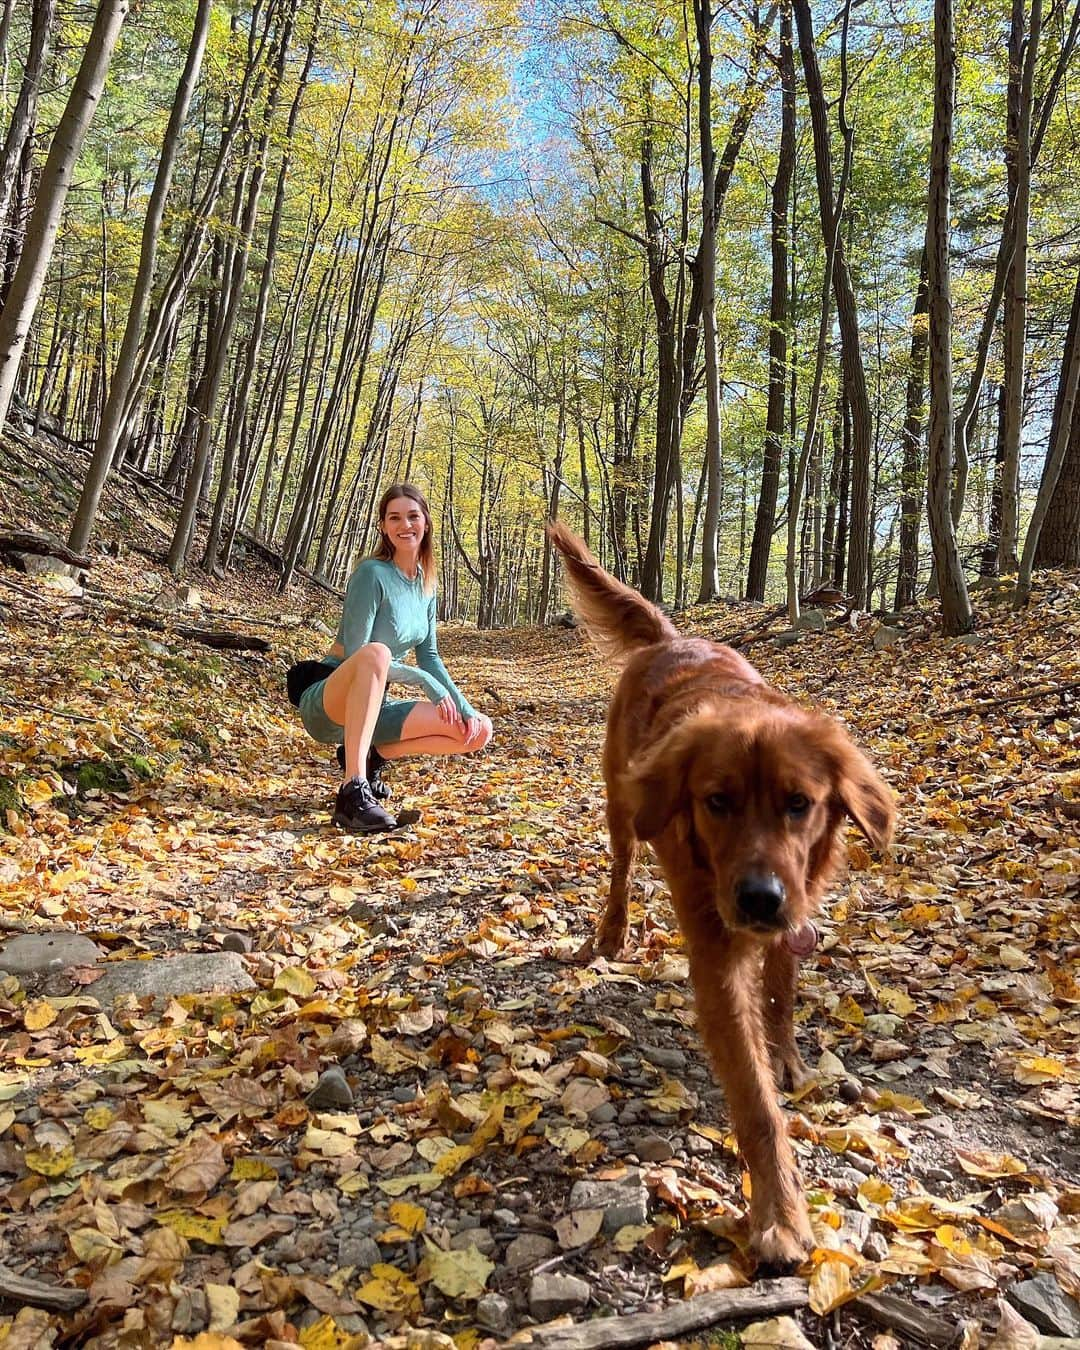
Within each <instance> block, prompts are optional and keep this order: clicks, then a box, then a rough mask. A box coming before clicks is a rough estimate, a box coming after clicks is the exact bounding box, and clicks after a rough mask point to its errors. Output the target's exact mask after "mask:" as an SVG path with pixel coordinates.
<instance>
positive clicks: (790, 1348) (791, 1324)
mask: <svg viewBox="0 0 1080 1350" xmlns="http://www.w3.org/2000/svg"><path fill="white" fill-rule="evenodd" d="M740 1340H741V1344H742V1346H743V1350H759V1347H761V1350H765V1348H766V1347H770V1346H771V1347H779V1348H780V1350H814V1345H813V1342H812V1341H808V1340H807V1339H806V1337H805V1336H804V1335H803V1334H802V1332H801V1331H800V1330H799V1324H798V1322H796V1321H795V1319H794V1318H793V1317H773V1318H770V1320H769V1321H767V1322H752V1323H751V1324H750V1326H748V1327H746V1328H745V1330H744V1331H743V1332H742V1333H741V1335H740Z"/></svg>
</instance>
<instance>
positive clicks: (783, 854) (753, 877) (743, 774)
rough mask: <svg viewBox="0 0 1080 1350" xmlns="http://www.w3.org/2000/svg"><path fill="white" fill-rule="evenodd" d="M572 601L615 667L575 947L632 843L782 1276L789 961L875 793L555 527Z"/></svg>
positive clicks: (886, 820) (799, 1069)
mask: <svg viewBox="0 0 1080 1350" xmlns="http://www.w3.org/2000/svg"><path fill="white" fill-rule="evenodd" d="M548 535H549V537H550V539H551V542H552V544H553V545H554V546H555V548H556V549H557V550H558V551H559V552H560V553H561V554H562V556H563V558H564V559H565V562H566V570H567V575H568V579H569V584H570V590H571V593H572V596H573V602H574V609H575V610H576V612H577V614H578V615H579V617H580V618H581V620H582V622H583V624H584V626H585V628H586V630H587V632H588V633H589V635H590V637H591V638H592V639H593V641H594V642H595V644H596V645H597V646H598V647H599V648H600V650H601V652H602V653H603V654H604V655H605V656H606V657H607V658H608V659H609V660H611V662H612V663H613V664H616V665H620V666H622V674H621V676H620V679H619V683H618V686H617V688H616V690H615V694H614V697H613V698H612V701H611V707H610V709H609V711H608V723H607V739H606V742H605V746H604V778H605V782H606V785H607V816H608V827H609V830H610V835H611V852H612V874H611V890H610V894H609V897H608V902H607V906H606V908H605V910H604V913H603V916H602V918H601V920H600V924H599V927H598V929H597V932H596V934H595V937H594V938H593V940H592V941H591V942H590V943H588V944H586V947H585V948H584V949H583V952H582V955H583V957H584V958H591V957H592V956H593V955H594V954H595V955H602V956H607V957H615V956H618V955H619V954H620V953H621V952H623V950H624V948H625V946H626V941H627V923H628V918H627V889H628V886H629V882H630V876H631V872H632V869H633V865H634V860H635V857H636V855H637V852H638V849H639V847H640V843H641V842H642V841H648V843H650V844H651V845H652V847H653V850H654V851H655V853H656V855H657V857H658V858H659V860H660V864H661V867H662V868H663V871H664V875H665V877H666V878H667V882H668V885H669V887H670V889H671V898H672V902H673V904H674V907H675V913H676V915H677V917H678V920H679V926H680V928H681V929H682V932H683V935H684V938H685V941H686V947H687V952H688V955H689V959H690V978H691V981H692V983H693V986H694V993H695V1001H696V1006H697V1016H698V1024H699V1026H700V1028H701V1034H702V1037H703V1039H704V1041H705V1044H706V1046H707V1048H708V1050H709V1054H710V1056H711V1058H712V1061H713V1064H714V1065H715V1068H716V1072H717V1075H718V1076H719V1078H720V1080H721V1082H722V1084H723V1086H724V1089H725V1091H726V1093H727V1097H728V1101H729V1104H730V1110H731V1119H732V1124H733V1125H734V1127H735V1132H736V1134H737V1136H738V1139H739V1144H740V1146H741V1148H742V1151H743V1155H744V1157H745V1158H746V1162H747V1165H748V1168H749V1172H750V1179H751V1186H752V1196H751V1201H750V1230H751V1231H750V1241H751V1248H752V1250H753V1251H754V1253H755V1255H756V1257H757V1258H758V1261H759V1263H760V1265H761V1266H762V1267H765V1268H768V1269H770V1270H788V1269H791V1268H793V1267H794V1266H795V1265H797V1264H798V1263H799V1262H800V1261H802V1259H803V1258H804V1256H805V1255H806V1253H807V1252H808V1251H809V1250H810V1247H811V1246H812V1239H811V1234H810V1225H809V1220H808V1217H807V1211H806V1203H805V1200H804V1199H803V1195H802V1187H801V1182H800V1180H799V1176H798V1172H797V1169H796V1166H795V1160H794V1156H793V1154H792V1151H791V1146H790V1144H789V1143H788V1138H787V1132H786V1129H785V1126H784V1118H783V1116H782V1114H781V1112H780V1109H779V1107H778V1105H777V1100H776V1080H777V1078H781V1077H782V1076H783V1074H784V1072H785V1071H786V1073H787V1074H789V1075H790V1076H791V1078H792V1079H793V1081H795V1082H796V1083H798V1082H799V1081H800V1080H801V1079H802V1078H803V1076H804V1075H805V1073H806V1069H805V1065H804V1064H803V1062H802V1060H801V1059H800V1057H799V1053H798V1050H797V1049H796V1046H795V1032H794V1026H793V1022H792V1012H793V1007H794V996H795V983H796V979H797V975H798V965H799V956H798V954H797V953H798V951H799V949H800V947H801V946H803V945H805V942H804V940H803V941H800V939H801V938H802V935H804V934H805V933H807V932H810V934H811V942H812V940H813V938H812V932H813V930H812V929H808V928H807V924H808V921H809V918H810V916H811V915H812V914H813V913H814V911H815V910H816V909H817V908H818V906H819V905H820V903H821V899H822V895H823V893H824V891H825V888H826V886H827V884H828V882H829V879H830V877H831V876H832V875H833V873H834V871H835V868H836V865H837V863H838V860H839V858H838V855H839V854H840V852H841V848H840V835H841V828H842V825H843V822H844V819H845V817H850V818H851V819H852V820H853V821H854V822H855V824H856V825H857V826H858V827H859V829H860V830H861V831H862V833H863V834H864V835H865V836H866V838H867V839H868V840H869V841H870V842H871V843H872V844H874V845H876V846H878V847H881V846H883V845H885V844H886V843H887V842H888V840H889V838H890V836H891V834H892V827H893V814H894V811H893V800H892V794H891V793H890V791H889V789H888V787H886V785H885V784H884V783H883V782H882V780H881V778H880V777H879V776H878V774H877V773H876V772H875V770H874V769H873V767H872V766H871V765H870V763H869V761H868V760H867V759H866V757H865V756H864V755H863V754H862V753H861V751H859V750H857V749H856V748H855V746H854V745H853V744H852V742H851V741H850V740H849V738H848V736H847V734H846V733H845V732H844V731H843V729H842V728H841V727H840V726H839V725H838V724H837V723H836V722H835V721H833V720H832V719H831V718H829V717H826V716H824V715H822V714H820V713H817V712H814V711H812V710H810V709H807V708H804V707H800V706H798V705H797V704H794V703H792V702H791V701H790V700H789V699H787V698H785V697H784V696H783V695H782V694H780V693H778V692H777V691H776V690H774V689H771V688H770V687H769V686H768V685H767V684H766V683H765V682H764V680H763V679H762V678H761V676H760V675H759V674H758V672H757V671H756V670H755V669H754V667H753V666H751V665H750V663H749V662H748V661H746V660H745V659H744V658H743V657H742V656H740V655H739V653H738V652H736V651H734V650H733V649H732V648H730V647H724V646H721V645H720V644H718V643H715V642H707V641H705V640H704V639H700V638H688V637H682V636H680V634H679V632H678V631H677V629H676V628H675V627H674V625H673V624H672V623H671V622H670V621H669V620H668V619H667V618H666V617H665V616H664V614H663V613H662V612H661V611H660V610H659V609H657V608H656V606H655V605H652V604H650V603H649V602H648V601H647V600H645V599H644V598H643V597H642V596H641V595H639V594H638V593H637V592H636V591H634V590H632V589H631V588H630V587H629V586H625V585H623V584H622V583H621V582H620V581H617V580H616V579H615V578H614V577H612V576H610V575H609V574H608V573H607V572H605V571H604V570H603V568H601V567H600V565H599V564H598V563H597V562H596V560H595V559H594V558H593V557H592V556H591V555H590V553H589V552H588V549H587V548H586V547H585V544H584V543H583V542H582V540H580V539H579V538H578V537H577V536H576V535H575V534H573V533H571V531H570V530H568V529H567V528H566V527H565V526H563V525H561V524H559V523H558V522H556V523H553V524H551V525H550V526H549V527H548Z"/></svg>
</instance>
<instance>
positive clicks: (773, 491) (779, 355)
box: [746, 3, 795, 600]
mask: <svg viewBox="0 0 1080 1350" xmlns="http://www.w3.org/2000/svg"><path fill="white" fill-rule="evenodd" d="M780 84H781V115H780V153H779V158H778V160H777V163H776V177H775V179H774V180H773V187H772V218H771V228H770V232H769V238H770V248H771V254H772V285H771V288H770V292H769V403H768V409H767V411H766V414H765V450H764V458H763V463H762V469H761V488H760V492H759V495H758V505H757V515H756V516H755V518H754V538H753V542H752V543H751V545H750V563H749V566H748V568H747V577H746V598H747V599H748V600H764V599H765V585H766V581H767V578H768V573H769V552H770V549H771V547H772V536H773V530H774V528H775V526H776V498H777V493H778V490H779V486H780V465H781V462H782V458H783V449H784V411H785V407H784V405H785V399H786V394H787V376H788V372H787V364H788V323H789V313H788V209H789V207H790V205H791V176H792V172H793V170H794V167H795V56H794V52H793V51H792V32H791V5H790V3H786V4H785V5H784V7H783V11H782V15H781V20H780Z"/></svg>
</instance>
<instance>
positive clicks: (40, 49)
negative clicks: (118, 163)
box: [0, 0, 56, 224]
mask: <svg viewBox="0 0 1080 1350" xmlns="http://www.w3.org/2000/svg"><path fill="white" fill-rule="evenodd" d="M55 20H56V0H33V4H32V7H31V11H30V42H29V45H28V47H27V50H26V64H25V65H24V66H23V77H22V84H21V85H20V87H19V93H18V97H17V98H16V99H15V107H14V108H13V109H12V113H11V122H10V123H9V124H8V130H7V135H6V136H5V137H4V148H3V150H2V151H0V224H3V222H4V221H5V220H6V219H7V214H8V208H9V207H10V205H11V197H12V193H13V192H14V190H15V180H16V178H17V177H18V174H19V162H20V161H21V159H22V154H23V148H24V147H25V145H26V143H27V141H28V140H29V138H30V134H31V132H32V131H33V129H34V119H35V117H36V116H37V102H38V94H39V93H40V92H41V76H42V72H43V71H44V69H45V62H46V60H47V59H48V55H49V41H50V39H51V37H52V30H53V24H54V22H55Z"/></svg>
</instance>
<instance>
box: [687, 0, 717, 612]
mask: <svg viewBox="0 0 1080 1350" xmlns="http://www.w3.org/2000/svg"><path fill="white" fill-rule="evenodd" d="M694 28H695V31H696V33H697V46H698V141H699V146H700V156H701V239H700V241H699V243H698V252H697V266H698V269H699V275H700V284H701V325H702V330H703V333H704V338H705V342H704V346H705V468H706V475H707V489H706V495H705V523H704V525H703V526H702V534H701V586H700V588H699V590H698V603H699V604H704V603H706V602H708V601H710V600H716V599H717V598H718V597H719V595H720V577H719V574H718V571H717V560H716V550H717V543H718V535H719V530H720V493H721V488H722V479H723V465H722V463H721V453H722V451H721V442H720V370H719V365H718V361H717V351H716V151H715V150H714V149H713V136H712V62H713V57H712V4H711V0H694Z"/></svg>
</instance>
